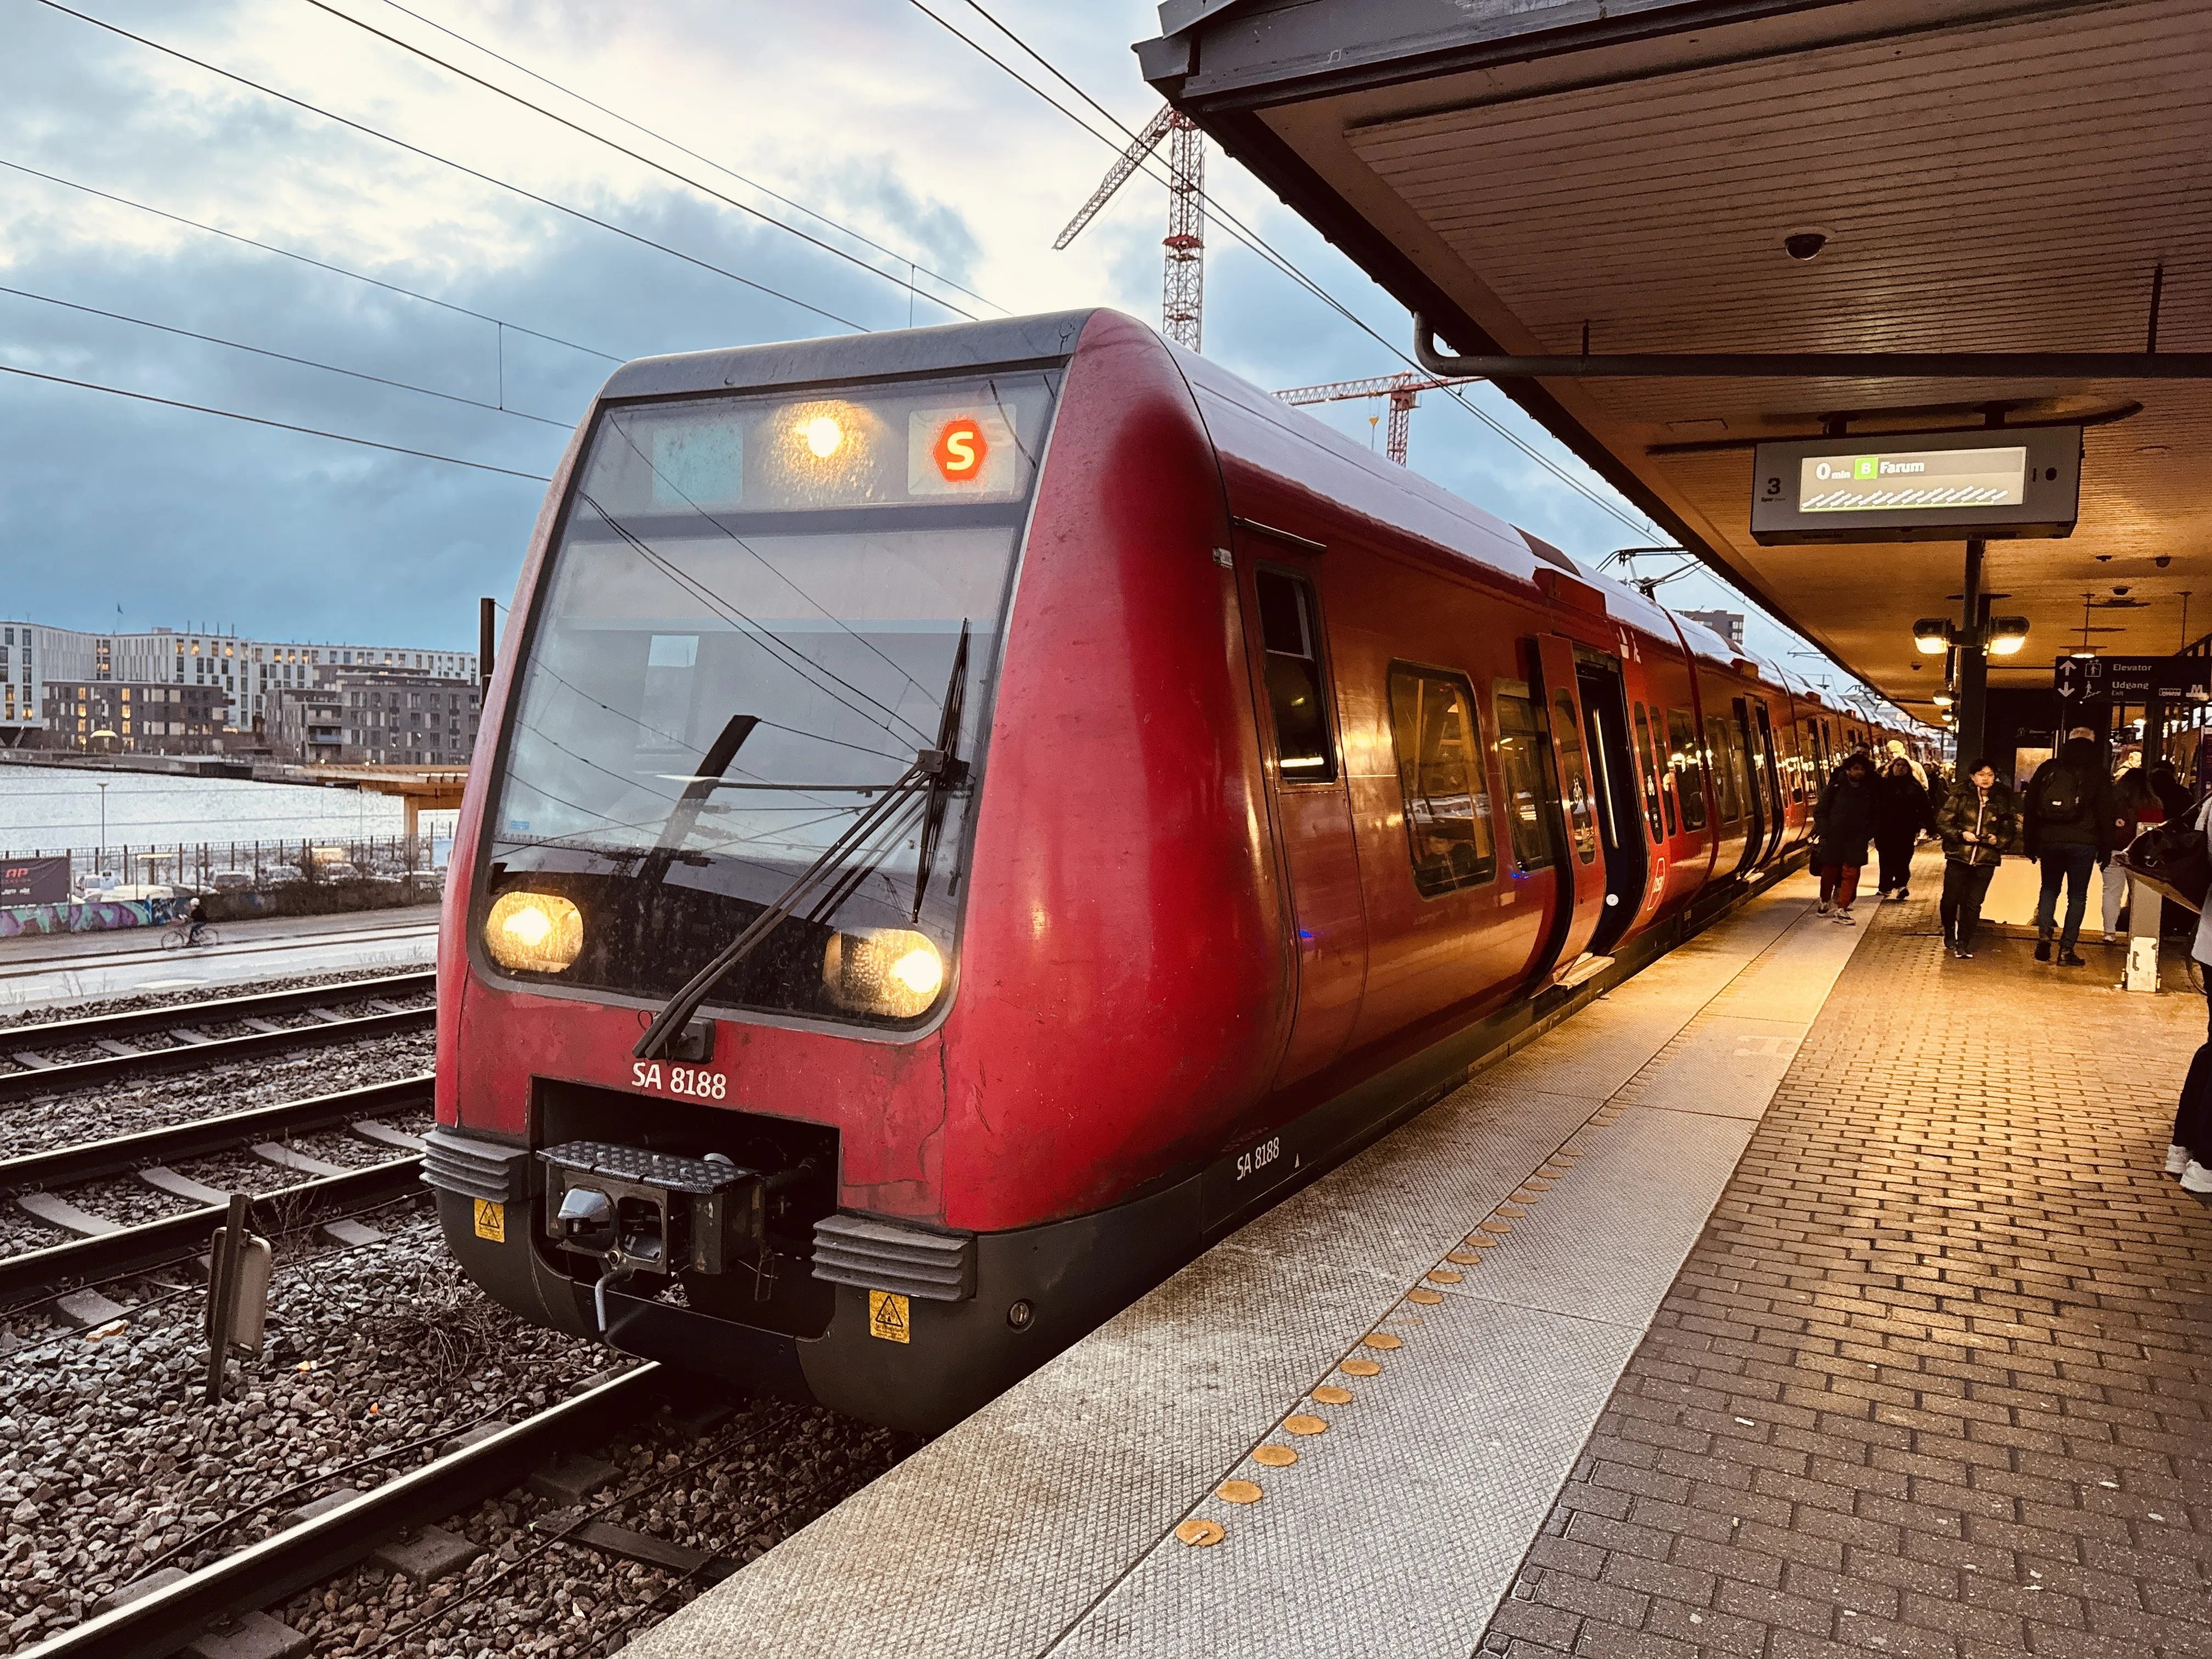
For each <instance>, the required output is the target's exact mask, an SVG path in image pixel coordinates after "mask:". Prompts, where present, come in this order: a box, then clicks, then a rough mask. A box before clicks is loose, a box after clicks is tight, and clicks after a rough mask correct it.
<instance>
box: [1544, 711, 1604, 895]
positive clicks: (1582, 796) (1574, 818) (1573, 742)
mask: <svg viewBox="0 0 2212 1659" xmlns="http://www.w3.org/2000/svg"><path fill="white" fill-rule="evenodd" d="M1552 717H1553V724H1552V742H1553V744H1554V745H1555V746H1556V747H1557V748H1558V750H1559V776H1560V777H1561V778H1563V779H1565V781H1566V787H1567V799H1566V801H1565V806H1566V809H1567V834H1568V836H1569V838H1570V839H1571V840H1572V841H1573V842H1574V844H1575V856H1576V857H1577V858H1578V859H1580V860H1582V861H1583V863H1584V864H1588V863H1589V862H1590V860H1593V859H1595V857H1596V856H1597V813H1596V811H1595V796H1594V795H1593V794H1592V793H1591V790H1590V780H1589V763H1587V762H1586V761H1585V760H1584V759H1583V734H1582V729H1581V726H1579V724H1578V723H1577V720H1575V700H1574V699H1573V698H1572V697H1571V696H1568V695H1567V694H1566V692H1565V690H1564V689H1563V690H1559V691H1556V692H1554V693H1553V696H1552Z"/></svg>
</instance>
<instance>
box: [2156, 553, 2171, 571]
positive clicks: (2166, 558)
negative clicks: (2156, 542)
mask: <svg viewBox="0 0 2212 1659" xmlns="http://www.w3.org/2000/svg"><path fill="white" fill-rule="evenodd" d="M2151 562H2152V563H2153V564H2154V565H2156V566H2157V567H2158V568H2160V570H2163V569H2165V568H2166V566H2168V565H2170V564H2172V562H2173V555H2172V554H2171V553H2161V554H2160V555H2159V556H2157V557H2156V558H2154V559H2153V560H2152V561H2151Z"/></svg>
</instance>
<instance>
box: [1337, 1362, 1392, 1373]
mask: <svg viewBox="0 0 2212 1659" xmlns="http://www.w3.org/2000/svg"><path fill="white" fill-rule="evenodd" d="M1337 1370H1340V1371H1342V1372H1343V1373H1344V1374H1345V1375H1346V1376H1382V1375H1383V1367H1382V1366H1381V1365H1379V1364H1376V1362H1375V1361H1373V1360H1372V1359H1347V1360H1346V1361H1345V1362H1344V1363H1343V1364H1340V1365H1339V1366H1338V1367H1337Z"/></svg>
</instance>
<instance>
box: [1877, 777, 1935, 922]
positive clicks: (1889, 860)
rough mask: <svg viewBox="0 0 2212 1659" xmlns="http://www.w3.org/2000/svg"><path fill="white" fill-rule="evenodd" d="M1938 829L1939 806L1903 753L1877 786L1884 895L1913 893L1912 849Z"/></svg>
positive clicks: (1904, 896)
mask: <svg viewBox="0 0 2212 1659" xmlns="http://www.w3.org/2000/svg"><path fill="white" fill-rule="evenodd" d="M1935 833H1936V807H1935V804H1934V803H1933V802H1932V801H1930V800H1929V799H1928V791H1927V790H1926V789H1925V788H1924V787H1922V785H1921V782H1920V780H1919V779H1917V778H1916V777H1914V776H1913V775H1912V764H1911V762H1909V761H1907V760H1906V759H1905V757H1903V756H1901V755H1900V756H1899V757H1898V758H1897V759H1895V760H1893V761H1892V762H1890V763H1889V764H1888V766H1887V767H1886V768H1885V769H1883V771H1882V775H1881V777H1880V778H1878V779H1876V780H1875V786H1874V844H1875V851H1876V852H1878V853H1880V854H1881V896H1883V897H1884V898H1886V899H1897V900H1899V901H1902V900H1905V899H1909V898H1911V896H1912V891H1911V888H1912V849H1913V848H1915V847H1916V846H1917V845H1918V844H1919V842H1920V837H1921V836H1923V835H1929V836H1932V835H1934V834H1935Z"/></svg>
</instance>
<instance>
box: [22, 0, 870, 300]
mask: <svg viewBox="0 0 2212 1659" xmlns="http://www.w3.org/2000/svg"><path fill="white" fill-rule="evenodd" d="M36 3H38V4H40V5H42V6H44V7H46V9H48V10H49V11H58V12H59V13H61V14H62V15H64V16H65V17H74V18H76V20H77V21H80V22H82V23H89V24H90V25H91V26H92V27H94V28H96V29H101V30H104V31H106V33H110V34H112V35H116V36H118V38H120V39H122V40H129V41H132V42H134V43H136V44H137V45H138V46H144V47H146V48H147V49H148V50H149V51H152V52H160V53H161V54H162V55H163V56H164V57H167V58H175V59H176V60H177V61H178V62H179V63H180V64H191V66H192V67H193V68H194V69H197V70H205V71H206V72H207V73H208V74H210V75H215V76H221V77H222V79H224V80H226V81H229V82H234V83H235V84H236V85H239V86H241V87H244V88H246V89H247V90H249V91H252V92H258V93H259V94H262V96H264V98H273V99H275V100H276V101H277V102H279V103H283V104H289V105H291V106H293V107H294V108H295V109H302V110H305V111H307V112H308V113H309V114H311V115H318V116H320V117H321V118H323V119H324V120H325V121H330V122H332V123H334V124H335V125H338V126H342V127H344V128H346V129H348V130H349V131H354V132H358V133H361V134H362V135H364V136H365V137H370V138H374V139H376V140H378V141H379V142H380V143H386V144H390V145H392V147H393V148H394V149H403V150H405V151H406V152H407V153H408V154H409V155H419V156H421V157H422V159H423V160H424V161H435V162H436V163H437V164H438V165H439V166H440V167H450V168H451V169H453V171H454V172H456V173H463V174H465V175H466V176H467V177H469V178H471V179H477V180H478V181H479V182H481V183H483V184H487V185H491V186H493V187H494V188H495V189H498V190H503V191H507V193H508V194H510V195H513V196H520V197H522V198H523V199H524V200H525V201H527V202H534V203H536V204H538V206H539V207H543V208H548V209H550V210H552V211H554V212H556V213H559V214H563V215H565V216H568V217H569V218H572V219H575V220H579V221H580V222H583V223H585V224H587V225H596V226H598V227H599V228H600V229H601V230H605V231H608V232H611V233H612V234H615V235H617V236H620V237H622V238H623V239H624V240H628V241H632V242H635V243H637V244H638V245H639V246H641V247H649V248H651V249H653V251H654V252H659V253H665V254H666V255H667V256H668V257H669V258H671V259H680V260H682V261H683V262H684V264H688V265H696V267H698V269H700V270H705V271H710V272H712V273H713V274H714V275H715V276H721V277H726V278H727V279H728V280H729V281H731V282H733V283H737V284H738V285H739V286H740V287H743V288H749V289H752V290H753V291H754V292H755V293H757V294H764V295H768V296H769V298H771V299H775V300H781V301H784V302H785V303H786V304H787V305H791V306H795V307H798V308H799V310H801V311H805V312H811V313H812V314H813V315H815V316H817V317H821V318H823V319H827V320H829V321H830V322H833V323H842V324H843V325H845V326H846V327H847V328H849V329H851V330H853V331H854V332H855V333H860V334H868V333H872V332H873V330H872V329H870V328H869V327H868V325H866V323H861V322H856V321H854V319H852V318H850V317H847V316H843V315H842V314H840V313H837V312H834V311H830V310H828V309H827V308H825V307H822V306H817V305H815V304H813V303H812V302H811V301H805V300H802V299H800V298H799V296H798V295H795V294H786V293H785V292H784V291H783V290H782V289H778V288H771V287H769V284H767V283H762V282H756V281H755V280H754V279H753V278H751V277H750V276H741V275H739V274H738V272H736V271H734V270H730V269H729V268H728V267H727V266H725V265H718V264H715V263H714V261H713V260H711V259H702V258H700V257H699V256H698V255H697V254H695V253H686V252H684V251H683V250H682V249H681V248H675V247H671V246H669V245H668V244H667V243H665V242H660V241H656V240H653V238H652V237H650V236H647V235H646V234H643V233H642V232H640V231H635V230H631V229H629V228H627V227H625V226H623V225H618V224H616V223H615V222H613V221H611V220H609V219H602V218H600V217H599V216H597V215H596V214H591V213H586V212H585V211H584V210H583V209H581V208H578V207H571V206H569V205H568V204H567V203H565V202H557V201H555V200H554V199H553V198H552V197H550V196H540V195H539V194H538V192H537V191H534V190H526V189H525V188H524V187H523V186H522V185H517V184H510V183H509V182H508V181H507V180H506V179H500V178H495V177H494V176H493V175H492V174H490V173H484V172H482V171H480V170H478V169H477V168H476V167H470V166H469V165H468V164H467V163H465V162H463V161H454V160H453V158H452V157H451V156H447V155H439V154H438V153H437V152H436V151H435V150H432V149H424V148H423V147H422V145H420V144H416V143H409V142H408V141H407V140H406V139H404V138H401V137H397V136H396V135H394V134H392V133H389V132H385V131H381V130H380V129H378V128H376V127H372V126H369V125H367V124H366V123H364V122H361V121H356V120H355V119H353V118H352V117H350V116H346V115H340V114H338V113H337V112H335V111H331V110H327V109H325V108H323V107H322V106H320V105H319V104H311V103H309V102H308V101H307V100H306V99H304V98H300V97H295V95H293V94H291V93H289V92H279V91H278V90H277V89H276V88H274V87H271V86H267V85H264V83H263V82H259V81H255V80H252V79H251V78H250V77H248V76H243V75H240V74H239V73H238V72H237V71H236V70H227V69H224V68H222V66H221V65H220V64H211V63H210V62H208V61H207V60H206V59H205V58H195V57H193V56H192V55H191V53H190V52H184V51H181V50H179V48H177V47H175V46H165V45H164V44H162V43H161V41H159V40H154V39H152V38H151V37H150V36H148V35H143V34H137V33H132V32H131V30H129V29H126V28H125V27H123V26H122V25H120V24H119V23H111V22H109V21H106V19H105V18H100V17H94V15H92V14H91V13H89V12H83V11H79V10H77V9H76V8H75V7H74V6H66V5H64V4H63V3H62V0H36Z"/></svg>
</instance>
